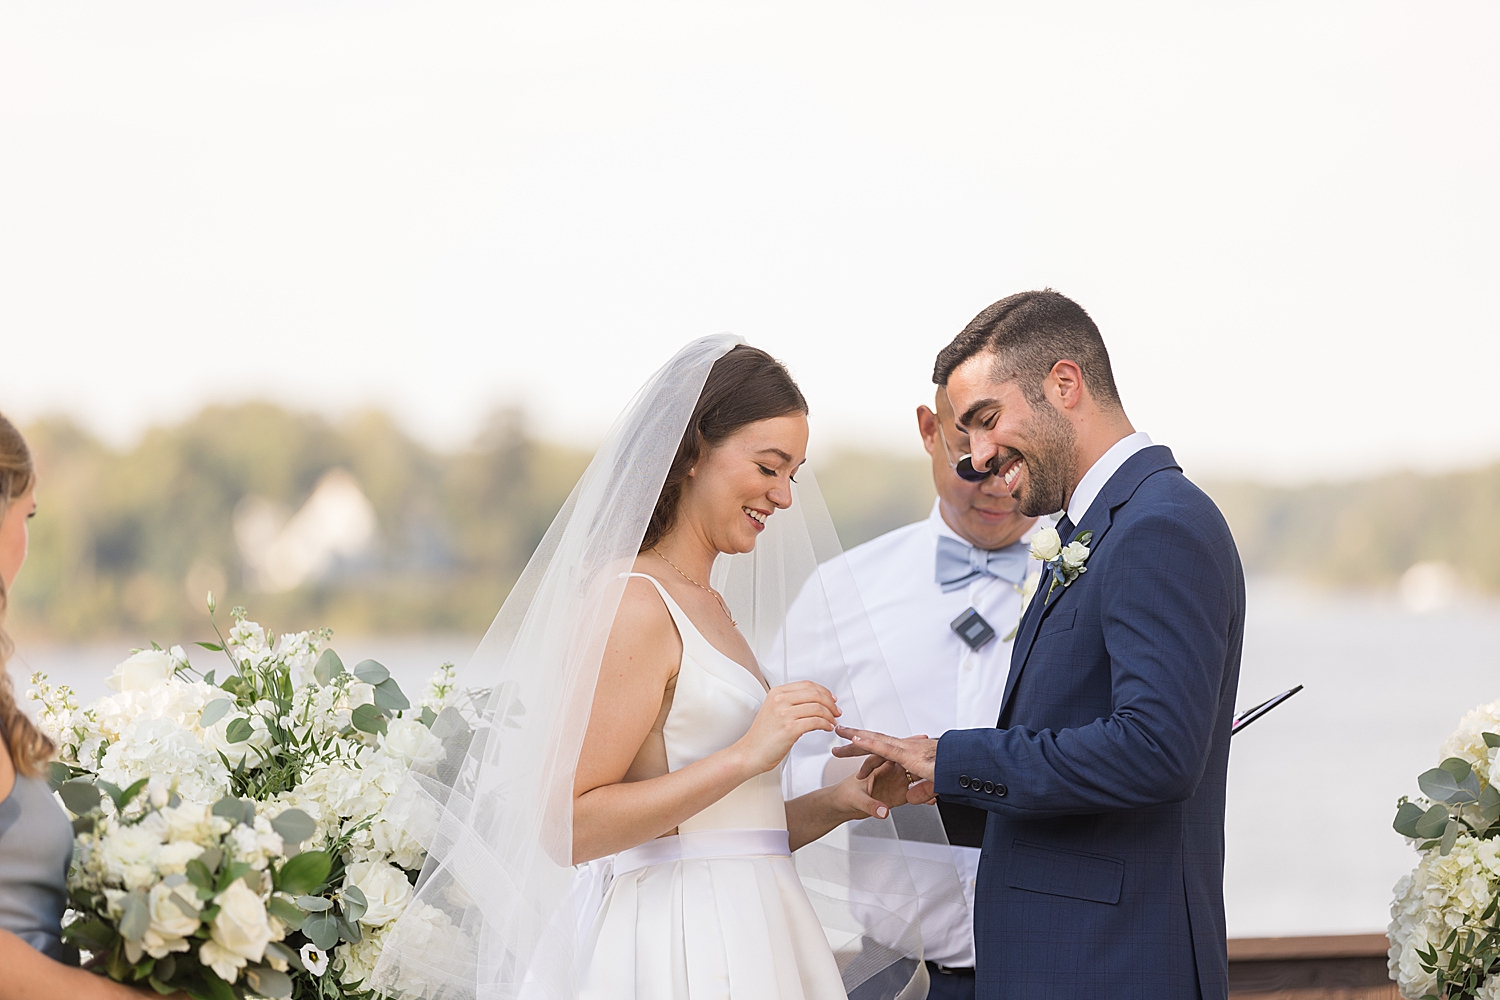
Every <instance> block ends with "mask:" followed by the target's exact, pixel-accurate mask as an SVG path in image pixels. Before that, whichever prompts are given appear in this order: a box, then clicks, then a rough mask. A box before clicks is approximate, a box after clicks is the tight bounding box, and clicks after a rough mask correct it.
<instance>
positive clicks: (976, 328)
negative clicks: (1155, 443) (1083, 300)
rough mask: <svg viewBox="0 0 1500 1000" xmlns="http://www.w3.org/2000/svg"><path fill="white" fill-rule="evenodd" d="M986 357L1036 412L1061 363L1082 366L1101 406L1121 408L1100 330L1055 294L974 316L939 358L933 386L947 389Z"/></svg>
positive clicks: (1029, 295) (1019, 298)
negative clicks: (957, 373)
mask: <svg viewBox="0 0 1500 1000" xmlns="http://www.w3.org/2000/svg"><path fill="white" fill-rule="evenodd" d="M983 351H989V352H990V353H992V354H994V356H995V379H996V381H999V382H1012V381H1013V382H1016V383H1017V384H1018V385H1019V386H1020V388H1021V391H1022V392H1023V393H1025V395H1026V399H1027V401H1028V402H1030V403H1031V404H1032V405H1033V406H1034V405H1036V404H1037V403H1040V402H1041V401H1042V400H1043V398H1044V396H1043V393H1042V382H1043V381H1045V380H1046V378H1047V376H1048V375H1049V374H1051V372H1052V367H1053V366H1054V365H1056V364H1057V363H1058V362H1059V361H1062V360H1068V361H1072V362H1073V363H1074V364H1076V365H1077V366H1078V370H1079V371H1080V372H1082V373H1083V384H1084V385H1085V386H1087V387H1088V390H1089V394H1090V395H1092V396H1093V397H1094V400H1095V401H1096V402H1098V403H1100V404H1101V405H1103V406H1106V407H1115V408H1118V407H1119V406H1120V391H1119V389H1117V388H1116V387H1115V373H1114V371H1113V370H1112V369H1111V368H1110V366H1109V352H1108V351H1106V350H1105V349H1104V338H1103V337H1101V336H1099V328H1098V327H1097V326H1095V325H1094V321H1093V320H1092V319H1090V318H1089V314H1088V313H1086V312H1084V311H1083V307H1082V306H1080V305H1079V304H1078V303H1077V302H1074V301H1073V300H1072V299H1070V298H1068V297H1067V296H1066V295H1059V294H1058V293H1057V292H1054V291H1053V290H1052V289H1050V288H1044V289H1042V290H1041V291H1039V292H1018V293H1016V294H1015V295H1008V296H1006V297H1005V298H1003V299H1001V300H1000V301H999V302H996V303H995V304H994V305H992V306H990V307H989V308H987V309H985V310H984V311H983V312H981V313H980V314H979V315H978V316H975V317H974V318H973V319H972V320H970V321H969V325H968V326H966V327H964V328H963V332H962V333H960V334H959V335H958V336H957V337H954V338H953V343H951V344H949V345H948V346H947V347H945V348H943V349H942V350H941V351H939V352H938V356H937V362H936V364H934V365H933V368H932V381H933V382H935V383H937V384H938V385H947V384H948V379H949V378H950V377H951V376H952V375H953V372H954V370H955V369H957V368H958V366H959V365H961V364H963V363H964V362H965V361H968V360H969V359H970V358H972V357H973V356H974V355H976V354H979V353H981V352H983Z"/></svg>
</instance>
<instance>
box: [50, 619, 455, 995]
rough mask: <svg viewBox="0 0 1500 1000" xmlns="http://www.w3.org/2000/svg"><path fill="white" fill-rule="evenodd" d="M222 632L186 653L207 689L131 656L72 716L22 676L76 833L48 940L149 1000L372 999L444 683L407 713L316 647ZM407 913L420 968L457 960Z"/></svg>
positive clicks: (449, 681) (323, 639) (171, 652)
mask: <svg viewBox="0 0 1500 1000" xmlns="http://www.w3.org/2000/svg"><path fill="white" fill-rule="evenodd" d="M208 602H209V604H208V607H209V617H210V621H213V615H214V612H215V606H214V600H213V595H212V594H210V595H209V598H208ZM232 615H233V618H234V624H233V626H232V627H231V628H230V630H229V634H228V636H227V637H226V636H224V635H223V633H222V632H219V630H218V625H217V623H215V624H214V629H215V632H216V634H218V636H219V640H220V641H219V642H217V643H199V644H198V645H200V646H203V647H204V648H206V649H208V650H210V651H211V652H214V653H223V654H225V655H226V656H227V657H228V661H229V669H228V670H227V671H226V672H225V676H224V677H223V678H222V679H219V678H218V676H217V675H218V672H219V671H218V670H209V671H207V672H206V673H203V672H200V671H198V670H197V669H195V668H194V667H193V666H192V665H191V664H190V662H189V660H188V657H187V655H186V653H184V651H183V649H182V647H180V646H173V647H172V648H170V649H162V648H160V647H156V646H153V648H151V649H147V650H138V651H136V652H135V653H134V654H133V655H132V656H131V657H130V658H129V659H127V660H125V661H124V662H123V663H121V664H120V665H119V666H118V667H116V668H115V671H114V673H113V674H112V676H111V677H110V678H109V681H108V684H109V687H110V689H111V691H113V692H114V693H113V694H111V695H108V696H106V697H104V698H101V699H99V700H98V701H96V702H94V703H93V704H91V705H89V706H87V707H84V708H80V707H79V706H78V704H77V699H76V697H75V696H74V695H73V692H72V691H70V690H69V689H68V688H67V687H66V686H56V687H54V686H52V685H50V684H48V683H47V678H46V676H45V675H43V674H36V675H33V677H32V683H33V684H34V685H35V687H34V690H33V691H32V692H31V697H32V698H34V699H36V700H38V701H40V702H41V710H40V712H39V721H40V723H41V725H42V727H43V728H44V729H45V730H46V731H47V732H48V734H49V735H51V736H52V737H53V738H54V739H55V740H56V741H57V744H58V746H59V748H60V752H59V756H58V759H57V760H55V761H54V762H53V763H52V764H51V769H52V773H51V778H52V784H53V787H54V789H55V790H57V792H58V793H59V796H60V797H61V799H62V802H63V804H64V806H65V807H66V808H67V809H68V811H69V813H70V814H71V815H72V816H73V817H74V820H73V829H74V831H75V834H76V841H75V844H74V853H73V865H72V868H71V870H70V872H69V875H68V888H69V894H70V903H71V909H70V911H69V914H68V917H67V918H66V920H65V926H64V930H63V934H64V938H65V939H66V940H68V941H70V942H72V943H73V944H75V945H77V946H78V947H79V948H80V949H81V950H83V951H84V952H86V953H87V954H88V956H89V958H90V964H91V967H92V968H95V969H96V971H100V972H102V973H104V974H106V975H108V976H109V977H110V978H112V979H115V980H118V981H121V982H127V983H139V984H142V985H145V984H149V985H150V986H151V987H154V988H155V989H156V990H158V991H159V992H162V993H168V992H172V991H173V990H182V991H184V992H186V993H188V994H189V995H191V996H193V997H196V998H201V1000H232V998H241V997H249V996H260V997H276V998H297V1000H304V998H327V1000H335V998H350V997H373V996H375V995H376V994H374V993H373V992H371V991H369V990H366V989H364V988H363V985H362V984H363V983H364V982H365V980H366V979H367V978H368V977H369V974H370V972H371V970H372V969H373V968H374V965H375V962H376V960H377V959H378V958H379V956H380V950H381V946H382V942H383V940H384V939H385V937H386V936H387V935H388V934H389V933H390V930H391V928H392V927H393V926H394V923H395V920H396V918H397V917H399V916H401V915H402V913H403V912H405V910H406V909H407V908H408V906H410V905H411V900H412V885H413V883H414V882H415V880H416V877H417V873H418V872H419V871H420V869H421V867H422V862H423V860H424V858H425V854H424V851H423V848H422V834H423V830H422V824H423V823H424V817H423V816H421V815H418V814H416V812H415V810H413V809H412V807H411V806H410V804H409V803H407V802H405V801H403V800H402V798H401V797H398V796H395V794H394V793H395V792H396V791H397V789H398V788H399V787H400V785H401V782H402V779H403V778H404V776H405V774H406V772H407V770H408V768H410V767H411V766H412V765H413V764H414V763H430V762H433V761H435V760H437V759H439V758H440V757H441V755H442V754H443V752H444V750H443V744H442V742H441V741H440V740H438V739H437V738H436V737H435V736H433V735H432V733H431V731H430V730H431V727H432V724H433V722H434V721H435V720H436V718H437V715H438V713H439V712H441V711H443V710H444V709H445V708H448V707H451V706H452V705H453V704H454V703H455V702H456V701H457V700H459V698H460V697H461V695H460V693H459V692H458V691H457V689H456V685H455V682H454V674H455V671H454V668H453V666H452V664H444V665H443V666H441V667H439V668H438V670H437V672H436V673H435V674H433V676H432V679H431V681H430V683H429V685H428V689H427V691H426V694H425V697H424V698H423V699H422V701H421V702H420V704H418V705H416V706H413V705H412V704H411V703H410V702H409V701H408V699H407V697H406V695H405V694H404V693H403V692H402V691H401V688H400V686H399V685H397V683H396V681H395V679H394V678H392V677H391V676H390V673H389V671H388V670H386V668H385V667H384V666H382V665H381V664H379V663H377V662H375V661H373V660H365V661H363V662H361V663H359V664H358V665H356V666H355V667H354V668H353V670H352V671H351V670H348V669H346V668H345V667H344V664H343V662H342V661H341V660H340V659H339V657H338V654H337V653H335V652H334V651H333V649H331V648H330V647H329V641H330V639H331V637H332V633H331V632H329V631H328V630H326V629H324V630H321V631H317V632H299V633H295V634H292V635H284V636H281V637H280V639H279V640H278V639H277V637H275V636H274V635H271V634H268V633H267V632H266V631H265V629H263V628H262V627H261V626H260V625H258V624H257V623H255V622H253V621H249V620H247V619H246V617H245V612H244V610H243V609H241V608H235V609H234V611H233V612H232ZM417 905H420V906H422V913H421V914H420V916H421V917H422V918H423V920H422V921H420V922H418V923H417V924H415V925H413V926H414V927H416V928H417V929H418V932H419V933H420V932H421V928H424V927H425V929H426V931H427V932H428V933H427V934H426V935H425V936H426V937H427V938H430V946H431V949H432V950H433V952H434V953H435V954H446V953H449V952H452V951H453V950H455V949H457V948H460V947H462V936H461V935H459V934H457V933H456V932H455V928H453V927H452V923H451V921H450V920H449V918H448V917H447V915H446V914H444V913H443V912H442V911H440V910H438V909H436V908H434V907H430V906H425V905H424V904H417Z"/></svg>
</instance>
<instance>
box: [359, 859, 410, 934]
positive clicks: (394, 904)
mask: <svg viewBox="0 0 1500 1000" xmlns="http://www.w3.org/2000/svg"><path fill="white" fill-rule="evenodd" d="M344 884H345V885H353V886H358V887H359V891H360V892H362V893H364V894H365V902H366V903H367V904H368V908H367V909H366V910H365V915H364V916H362V917H360V918H359V922H360V923H362V924H364V925H365V926H366V927H379V926H381V925H382V924H387V923H390V922H391V921H392V920H395V919H396V918H397V917H399V916H401V911H402V910H404V909H406V904H407V902H408V901H409V900H410V899H411V883H410V882H408V881H406V876H405V875H404V874H402V873H401V870H400V869H398V868H392V867H391V866H390V865H387V864H381V863H380V862H372V861H356V862H354V864H352V865H350V866H349V868H348V870H347V871H346V873H345V875H344Z"/></svg>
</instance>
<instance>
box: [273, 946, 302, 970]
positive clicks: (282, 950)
mask: <svg viewBox="0 0 1500 1000" xmlns="http://www.w3.org/2000/svg"><path fill="white" fill-rule="evenodd" d="M266 954H268V955H275V956H276V957H277V958H279V959H281V960H282V961H283V962H285V963H286V964H287V965H290V966H291V967H292V968H294V969H297V970H299V971H301V970H302V969H303V965H302V956H300V955H298V954H297V953H296V952H295V951H293V950H292V949H290V948H288V947H287V946H286V945H284V944H282V943H281V942H280V941H271V942H269V943H268V944H267V945H266Z"/></svg>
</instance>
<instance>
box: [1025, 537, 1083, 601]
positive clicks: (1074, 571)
mask: <svg viewBox="0 0 1500 1000" xmlns="http://www.w3.org/2000/svg"><path fill="white" fill-rule="evenodd" d="M1048 530H1050V529H1048ZM1038 534H1040V533H1038ZM1052 534H1053V537H1056V535H1057V532H1056V531H1053V532H1052ZM1093 538H1094V533H1093V532H1092V531H1085V532H1082V533H1080V534H1079V536H1078V537H1077V538H1075V539H1073V540H1072V541H1071V542H1069V543H1068V544H1067V545H1066V546H1062V545H1061V544H1059V545H1058V547H1057V554H1056V555H1054V556H1053V557H1052V558H1051V559H1043V560H1042V571H1043V572H1044V573H1047V574H1049V575H1050V576H1051V577H1052V582H1051V583H1049V584H1048V585H1047V596H1046V598H1044V599H1043V601H1042V603H1043V604H1046V602H1047V601H1050V600H1051V599H1052V592H1053V591H1054V590H1056V589H1057V585H1058V584H1062V586H1063V589H1064V590H1066V589H1067V588H1068V587H1070V586H1072V584H1073V581H1074V580H1076V579H1078V578H1079V576H1081V575H1082V574H1083V573H1085V572H1086V571H1087V570H1088V567H1087V566H1086V565H1085V563H1087V562H1088V561H1089V542H1091V541H1092V540H1093ZM1060 541H1061V540H1059V542H1060ZM1035 546H1036V543H1035V541H1033V542H1032V547H1033V551H1035Z"/></svg>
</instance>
